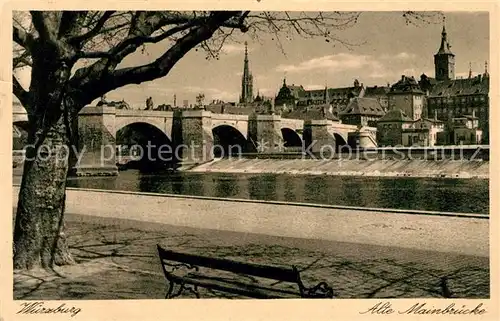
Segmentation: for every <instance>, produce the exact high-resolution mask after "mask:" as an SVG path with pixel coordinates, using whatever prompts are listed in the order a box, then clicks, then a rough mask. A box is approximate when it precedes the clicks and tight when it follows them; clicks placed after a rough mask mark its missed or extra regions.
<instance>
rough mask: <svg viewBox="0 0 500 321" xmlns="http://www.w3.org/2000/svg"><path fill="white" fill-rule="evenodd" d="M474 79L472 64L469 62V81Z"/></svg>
mask: <svg viewBox="0 0 500 321" xmlns="http://www.w3.org/2000/svg"><path fill="white" fill-rule="evenodd" d="M471 78H472V64H471V63H470V62H469V79H471Z"/></svg>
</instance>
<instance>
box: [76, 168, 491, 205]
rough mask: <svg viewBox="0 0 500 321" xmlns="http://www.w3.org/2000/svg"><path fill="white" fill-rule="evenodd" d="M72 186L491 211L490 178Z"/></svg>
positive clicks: (185, 178) (125, 175) (208, 179)
mask: <svg viewBox="0 0 500 321" xmlns="http://www.w3.org/2000/svg"><path fill="white" fill-rule="evenodd" d="M68 186H70V187H80V188H98V189H107V190H126V191H134V192H154V193H166V194H179V195H197V196H210V197H225V198H242V199H255V200H271V201H285V202H306V203H320V204H330V205H347V206H361V207H376V208H395V209H417V210H431V211H446V212H463V213H481V214H488V213H489V180H485V179H444V178H439V179H436V178H410V177H401V178H400V177H397V178H394V177H351V176H349V177H346V176H305V175H288V174H225V173H189V172H166V171H165V172H156V173H141V172H139V171H138V170H127V171H122V172H120V174H119V175H118V176H116V177H79V178H76V177H75V178H69V180H68Z"/></svg>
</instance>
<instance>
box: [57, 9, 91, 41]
mask: <svg viewBox="0 0 500 321" xmlns="http://www.w3.org/2000/svg"><path fill="white" fill-rule="evenodd" d="M87 14H88V11H63V13H62V17H61V23H60V25H59V35H58V38H61V37H63V36H68V35H72V34H75V33H77V32H78V31H79V30H80V29H81V28H82V24H81V23H79V21H80V19H82V18H84V17H85V16H86V15H87Z"/></svg>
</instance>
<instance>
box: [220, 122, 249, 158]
mask: <svg viewBox="0 0 500 321" xmlns="http://www.w3.org/2000/svg"><path fill="white" fill-rule="evenodd" d="M212 135H213V138H214V140H213V152H214V156H215V157H228V156H237V155H239V154H240V153H245V152H246V151H247V139H246V137H245V136H244V135H243V134H242V133H241V131H240V130H238V129H237V128H235V127H233V126H231V125H227V124H221V125H218V126H215V127H213V128H212Z"/></svg>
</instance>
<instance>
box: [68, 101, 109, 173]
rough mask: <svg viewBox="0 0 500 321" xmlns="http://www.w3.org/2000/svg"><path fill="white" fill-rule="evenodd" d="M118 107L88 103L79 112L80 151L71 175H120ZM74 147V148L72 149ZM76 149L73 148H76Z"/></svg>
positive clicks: (78, 148)
mask: <svg viewBox="0 0 500 321" xmlns="http://www.w3.org/2000/svg"><path fill="white" fill-rule="evenodd" d="M115 114H116V111H115V108H114V107H106V106H98V107H96V106H86V107H84V108H83V109H82V110H81V111H80V114H79V115H78V146H77V150H78V154H77V155H75V156H76V157H80V159H79V160H78V159H74V161H75V162H76V163H74V165H73V167H72V168H71V169H70V175H76V176H101V175H106V176H107V175H118V167H117V166H116V155H115V154H116V145H115V137H114V136H115V135H114V133H115ZM72 149H73V148H72ZM72 152H73V151H72Z"/></svg>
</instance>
